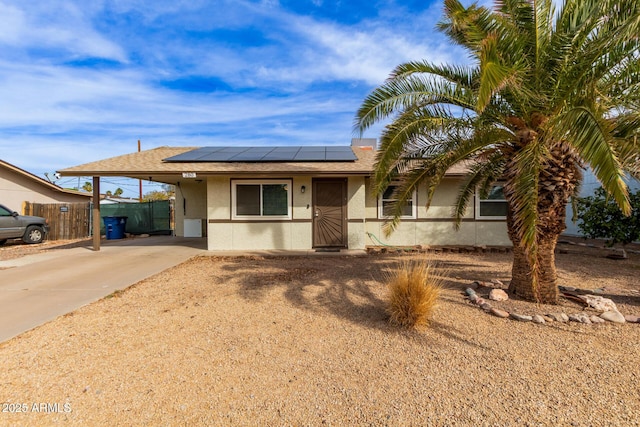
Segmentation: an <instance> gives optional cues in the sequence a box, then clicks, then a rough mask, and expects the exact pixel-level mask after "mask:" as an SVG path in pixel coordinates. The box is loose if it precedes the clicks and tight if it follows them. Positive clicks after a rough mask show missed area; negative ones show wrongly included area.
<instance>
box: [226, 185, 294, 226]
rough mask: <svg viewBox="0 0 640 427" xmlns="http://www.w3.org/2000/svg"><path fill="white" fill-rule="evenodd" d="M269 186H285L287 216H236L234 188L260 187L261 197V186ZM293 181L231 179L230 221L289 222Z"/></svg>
mask: <svg viewBox="0 0 640 427" xmlns="http://www.w3.org/2000/svg"><path fill="white" fill-rule="evenodd" d="M265 184H267V185H269V184H285V185H286V186H287V215H262V213H261V214H260V215H238V214H237V213H236V212H237V205H236V199H237V197H236V188H237V186H238V185H260V191H261V193H260V194H261V195H262V185H265ZM292 187H293V180H291V179H232V180H231V219H237V220H245V221H246V220H249V221H269V220H291V219H292V217H293V216H292V203H291V188H292ZM260 204H261V205H260V212H262V197H260Z"/></svg>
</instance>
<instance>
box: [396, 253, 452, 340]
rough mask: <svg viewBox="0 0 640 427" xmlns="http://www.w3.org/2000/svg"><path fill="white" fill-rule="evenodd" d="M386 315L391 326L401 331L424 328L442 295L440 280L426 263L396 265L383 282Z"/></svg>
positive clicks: (431, 266)
mask: <svg viewBox="0 0 640 427" xmlns="http://www.w3.org/2000/svg"><path fill="white" fill-rule="evenodd" d="M387 285H388V287H389V301H388V307H387V313H388V314H389V316H390V319H389V320H390V321H391V323H393V324H395V325H399V326H402V327H405V328H416V327H419V326H423V325H427V324H428V323H429V321H430V320H431V317H432V316H433V312H434V309H435V307H436V306H437V304H438V299H439V298H440V294H441V293H442V278H441V277H439V276H437V275H436V274H435V267H434V265H433V264H432V263H431V262H430V261H428V260H425V259H423V260H415V259H414V260H409V261H404V262H402V263H400V264H399V265H398V266H397V267H396V269H395V270H394V271H392V272H391V273H390V274H389V277H388V279H387Z"/></svg>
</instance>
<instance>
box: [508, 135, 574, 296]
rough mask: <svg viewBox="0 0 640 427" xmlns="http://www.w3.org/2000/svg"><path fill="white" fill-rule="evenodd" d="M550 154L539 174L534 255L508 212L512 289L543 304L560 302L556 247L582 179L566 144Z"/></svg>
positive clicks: (560, 144)
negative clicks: (573, 197)
mask: <svg viewBox="0 0 640 427" xmlns="http://www.w3.org/2000/svg"><path fill="white" fill-rule="evenodd" d="M551 154H552V156H551V157H550V158H548V159H547V162H546V164H545V167H544V168H543V169H542V170H541V172H540V176H539V186H538V203H537V210H538V219H537V226H536V248H535V256H531V257H530V255H529V254H531V253H532V252H531V251H532V248H526V247H524V246H523V245H522V239H521V237H520V235H519V234H518V232H517V231H516V229H515V227H514V221H513V216H512V214H511V212H509V213H508V215H507V228H508V230H509V237H510V238H511V242H512V243H513V266H512V270H511V284H510V285H509V291H510V292H512V293H513V294H515V295H517V296H519V297H521V298H524V299H526V300H529V301H537V302H539V303H544V304H557V303H558V297H559V292H558V283H557V279H558V276H557V273H556V258H555V249H556V244H557V242H558V237H559V236H560V234H561V233H562V232H563V231H564V230H565V228H566V224H565V220H566V209H567V203H568V202H569V198H570V197H571V195H572V194H573V193H574V191H575V188H576V183H578V182H580V181H581V180H582V173H581V171H580V164H579V161H578V160H577V157H576V156H575V155H574V154H573V152H572V150H571V149H570V148H569V147H568V146H567V145H566V144H563V143H559V144H558V145H557V146H555V147H554V148H553V149H552V150H551ZM505 190H506V189H505ZM507 194H509V192H508V191H505V197H506V196H507ZM509 205H511V204H509ZM534 264H535V265H534Z"/></svg>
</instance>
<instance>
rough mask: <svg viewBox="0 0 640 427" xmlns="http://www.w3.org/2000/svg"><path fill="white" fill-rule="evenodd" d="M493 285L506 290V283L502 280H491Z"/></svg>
mask: <svg viewBox="0 0 640 427" xmlns="http://www.w3.org/2000/svg"><path fill="white" fill-rule="evenodd" d="M491 283H492V284H493V285H495V286H499V287H501V288H504V283H502V282H501V281H500V280H498V279H491Z"/></svg>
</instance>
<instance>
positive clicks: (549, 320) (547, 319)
mask: <svg viewBox="0 0 640 427" xmlns="http://www.w3.org/2000/svg"><path fill="white" fill-rule="evenodd" d="M542 318H543V319H544V321H545V322H553V319H552V318H551V317H549V316H542Z"/></svg>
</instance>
